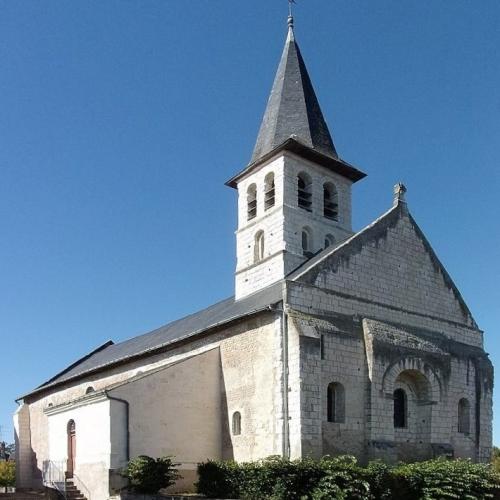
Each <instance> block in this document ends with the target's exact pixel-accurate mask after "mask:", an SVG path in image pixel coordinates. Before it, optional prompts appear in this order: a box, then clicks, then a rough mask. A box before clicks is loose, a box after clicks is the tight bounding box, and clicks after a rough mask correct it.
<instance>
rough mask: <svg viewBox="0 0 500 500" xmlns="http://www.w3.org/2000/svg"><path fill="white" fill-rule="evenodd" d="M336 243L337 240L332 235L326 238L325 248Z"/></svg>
mask: <svg viewBox="0 0 500 500" xmlns="http://www.w3.org/2000/svg"><path fill="white" fill-rule="evenodd" d="M334 243H335V238H334V237H333V236H332V235H331V234H327V235H326V236H325V248H328V247H329V246H331V245H333V244H334Z"/></svg>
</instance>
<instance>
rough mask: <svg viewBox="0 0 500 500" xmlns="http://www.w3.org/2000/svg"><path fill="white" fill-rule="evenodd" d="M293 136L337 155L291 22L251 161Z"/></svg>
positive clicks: (329, 153) (332, 154) (311, 146)
mask: <svg viewBox="0 0 500 500" xmlns="http://www.w3.org/2000/svg"><path fill="white" fill-rule="evenodd" d="M290 137H294V138H296V139H297V140H299V141H300V142H301V143H303V144H305V145H306V146H309V147H310V148H313V149H316V150H318V151H320V152H321V153H323V154H325V155H327V156H331V157H333V158H337V157H338V155H337V151H336V150H335V146H334V145H333V141H332V137H331V135H330V132H329V130H328V126H327V124H326V122H325V119H324V118H323V113H322V112H321V108H320V106H319V102H318V99H317V97H316V94H315V92H314V88H313V86H312V83H311V79H310V78H309V74H308V72H307V68H306V65H305V63H304V59H303V58H302V55H301V53H300V49H299V46H298V44H297V42H296V41H295V36H294V32H293V25H292V24H291V23H290V25H289V28H288V37H287V40H286V43H285V48H284V50H283V54H282V56H281V61H280V64H279V66H278V71H277V73H276V77H275V79H274V84H273V88H272V91H271V95H270V97H269V101H268V103H267V108H266V111H265V113H264V118H263V120H262V125H261V127H260V131H259V135H258V137H257V142H256V144H255V148H254V151H253V155H252V160H251V163H254V162H255V161H257V160H259V159H260V158H261V157H262V156H264V155H265V154H266V153H269V152H270V151H272V150H273V149H275V148H276V147H277V146H279V145H280V144H282V143H283V142H285V141H286V140H287V139H289V138H290Z"/></svg>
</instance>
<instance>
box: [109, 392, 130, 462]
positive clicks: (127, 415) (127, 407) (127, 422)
mask: <svg viewBox="0 0 500 500" xmlns="http://www.w3.org/2000/svg"><path fill="white" fill-rule="evenodd" d="M104 394H106V396H107V398H108V399H112V400H113V401H118V402H119V403H122V404H123V405H125V429H126V437H125V459H126V461H127V462H128V461H129V460H130V404H129V402H128V401H126V400H125V399H121V398H116V397H114V396H111V395H110V394H109V392H108V391H107V390H105V391H104Z"/></svg>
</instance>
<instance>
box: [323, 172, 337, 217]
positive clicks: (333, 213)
mask: <svg viewBox="0 0 500 500" xmlns="http://www.w3.org/2000/svg"><path fill="white" fill-rule="evenodd" d="M323 215H324V216H325V217H326V218H327V219H331V220H336V221H338V220H339V196H338V193H337V188H336V187H335V185H334V184H332V183H331V182H327V183H326V184H324V185H323Z"/></svg>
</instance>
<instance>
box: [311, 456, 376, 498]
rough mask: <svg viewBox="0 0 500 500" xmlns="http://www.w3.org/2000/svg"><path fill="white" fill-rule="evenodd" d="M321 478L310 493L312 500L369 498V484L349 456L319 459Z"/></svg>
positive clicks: (352, 458) (354, 460) (353, 459)
mask: <svg viewBox="0 0 500 500" xmlns="http://www.w3.org/2000/svg"><path fill="white" fill-rule="evenodd" d="M320 466H321V470H322V472H323V476H322V478H321V479H320V480H319V481H318V483H317V485H316V487H315V488H314V489H313V490H312V492H311V493H310V497H308V498H311V499H312V500H327V499H336V500H370V498H371V496H370V484H369V483H368V481H366V479H365V478H364V477H363V473H362V471H363V470H362V469H361V468H360V467H359V466H358V464H357V462H356V459H355V458H354V457H351V456H341V457H336V458H330V457H324V458H323V459H321V461H320Z"/></svg>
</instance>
